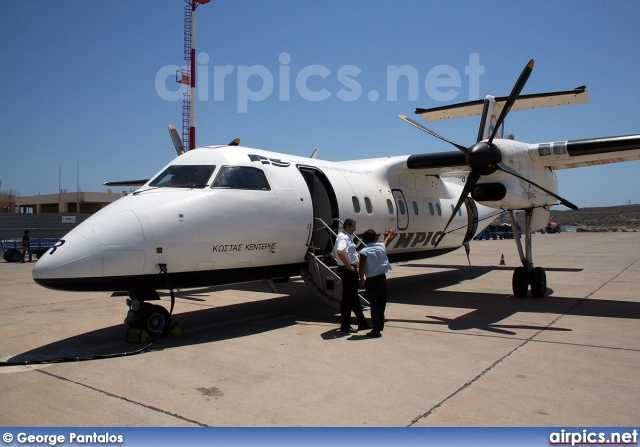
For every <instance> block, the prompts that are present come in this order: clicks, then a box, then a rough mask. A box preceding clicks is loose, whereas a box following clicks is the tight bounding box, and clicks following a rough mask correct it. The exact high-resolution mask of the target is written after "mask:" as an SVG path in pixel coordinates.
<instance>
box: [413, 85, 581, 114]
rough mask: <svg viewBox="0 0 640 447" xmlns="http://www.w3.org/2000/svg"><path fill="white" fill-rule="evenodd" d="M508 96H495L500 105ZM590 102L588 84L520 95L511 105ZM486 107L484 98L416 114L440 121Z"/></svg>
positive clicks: (515, 107)
mask: <svg viewBox="0 0 640 447" xmlns="http://www.w3.org/2000/svg"><path fill="white" fill-rule="evenodd" d="M507 99H509V97H508V96H501V97H499V98H494V100H495V102H496V104H497V105H498V106H502V105H504V103H505V102H506V101H507ZM587 102H589V92H588V91H587V87H586V86H584V85H583V86H581V87H577V88H574V89H573V90H563V91H559V92H550V93H536V94H532V95H520V96H518V99H516V102H515V103H514V104H513V106H512V107H511V111H513V110H527V109H536V108H540V107H557V106H568V105H572V104H585V103H587ZM483 108H484V99H480V100H477V101H469V102H463V103H460V104H454V105H447V106H442V107H434V108H432V109H421V108H417V109H416V114H418V115H420V116H422V118H424V119H425V121H440V120H448V119H454V118H466V117H469V116H480V115H482V111H483Z"/></svg>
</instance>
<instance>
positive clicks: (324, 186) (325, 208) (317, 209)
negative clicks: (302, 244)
mask: <svg viewBox="0 0 640 447" xmlns="http://www.w3.org/2000/svg"><path fill="white" fill-rule="evenodd" d="M298 170H299V171H300V173H301V174H302V176H303V177H304V179H305V181H306V183H307V187H308V188H309V193H310V194H311V202H312V204H313V218H314V219H313V228H312V229H311V235H310V239H309V245H311V246H313V247H316V248H318V249H320V251H325V252H329V253H331V251H332V250H333V240H332V238H331V236H330V234H329V232H328V231H327V230H326V228H325V227H324V225H323V222H324V223H325V224H326V225H328V226H329V227H330V228H332V229H333V230H334V231H335V232H337V230H338V229H339V223H338V222H337V221H336V222H334V221H333V219H337V218H338V216H339V213H338V201H337V199H336V195H335V191H334V190H333V187H332V186H331V182H330V181H329V179H328V178H327V177H326V176H325V175H324V173H323V172H322V171H320V170H319V169H317V168H315V167H311V166H298Z"/></svg>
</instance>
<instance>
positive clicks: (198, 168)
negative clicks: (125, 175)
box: [149, 165, 216, 188]
mask: <svg viewBox="0 0 640 447" xmlns="http://www.w3.org/2000/svg"><path fill="white" fill-rule="evenodd" d="M215 169H216V167H215V166H204V165H184V166H183V165H172V166H169V167H168V168H167V169H165V170H164V171H162V173H161V174H160V175H158V176H157V177H156V178H154V179H153V181H152V182H151V183H149V186H155V187H157V188H204V187H205V186H207V185H208V184H209V179H210V178H211V174H213V171H214V170H215Z"/></svg>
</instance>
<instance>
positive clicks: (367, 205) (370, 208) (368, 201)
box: [364, 196, 373, 214]
mask: <svg viewBox="0 0 640 447" xmlns="http://www.w3.org/2000/svg"><path fill="white" fill-rule="evenodd" d="M364 208H365V209H366V210H367V214H372V213H373V205H371V199H370V198H369V197H367V196H365V197H364Z"/></svg>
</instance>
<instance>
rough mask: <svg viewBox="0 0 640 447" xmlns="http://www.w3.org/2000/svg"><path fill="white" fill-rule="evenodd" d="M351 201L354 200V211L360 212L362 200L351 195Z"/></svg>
mask: <svg viewBox="0 0 640 447" xmlns="http://www.w3.org/2000/svg"><path fill="white" fill-rule="evenodd" d="M351 202H353V212H354V213H356V214H360V201H359V200H358V198H357V197H356V196H351Z"/></svg>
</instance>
